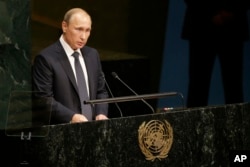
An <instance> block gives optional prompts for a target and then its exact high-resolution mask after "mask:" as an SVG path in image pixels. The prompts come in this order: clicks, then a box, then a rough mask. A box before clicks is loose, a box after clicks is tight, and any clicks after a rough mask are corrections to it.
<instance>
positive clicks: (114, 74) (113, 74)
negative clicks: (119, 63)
mask: <svg viewBox="0 0 250 167" xmlns="http://www.w3.org/2000/svg"><path fill="white" fill-rule="evenodd" d="M111 74H112V76H113V77H114V78H115V79H118V80H119V81H120V82H121V83H122V84H123V85H124V86H126V87H127V88H128V89H129V90H130V91H131V92H132V93H134V94H135V95H136V96H138V94H137V93H136V92H135V91H134V90H133V89H132V88H131V87H129V86H128V85H127V84H126V83H125V82H124V81H123V80H121V79H120V77H119V76H118V75H117V74H116V73H115V72H112V73H111ZM141 101H142V102H143V103H145V104H146V105H147V106H148V107H149V108H150V109H151V110H152V112H153V113H155V111H154V109H153V107H152V106H151V105H150V104H149V103H147V102H146V101H145V100H144V99H141Z"/></svg>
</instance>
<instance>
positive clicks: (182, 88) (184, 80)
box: [158, 0, 250, 108]
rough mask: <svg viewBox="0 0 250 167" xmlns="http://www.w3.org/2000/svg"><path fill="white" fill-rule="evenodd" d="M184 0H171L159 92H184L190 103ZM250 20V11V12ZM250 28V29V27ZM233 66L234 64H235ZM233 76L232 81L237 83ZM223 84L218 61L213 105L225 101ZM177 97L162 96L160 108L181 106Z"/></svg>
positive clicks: (249, 68) (248, 70)
mask: <svg viewBox="0 0 250 167" xmlns="http://www.w3.org/2000/svg"><path fill="white" fill-rule="evenodd" d="M185 7H186V6H185V4H184V0H170V1H169V9H168V14H167V15H168V17H167V20H166V22H167V27H166V34H165V42H164V52H163V58H162V59H163V61H162V70H161V77H160V78H161V80H160V87H159V92H168V91H177V92H181V93H182V94H183V96H184V100H185V102H186V97H187V86H188V46H187V45H188V43H187V41H184V40H182V39H181V36H180V35H181V29H182V24H183V19H184V12H185ZM248 20H249V23H250V11H248ZM249 29H250V26H249ZM249 31H250V30H249ZM232 68H233V67H232ZM243 75H244V82H243V84H244V101H245V102H249V101H250V87H249V85H250V41H249V40H248V41H247V42H246V43H245V50H244V72H243ZM233 80H234V79H233V78H232V82H233ZM223 93H224V92H223V87H222V81H221V74H220V66H219V64H218V60H217V61H216V63H215V67H214V71H213V76H212V80H211V85H210V94H209V105H221V104H224V103H225V102H224V96H223ZM180 105H182V104H181V103H180V100H179V98H177V99H160V100H159V102H158V107H159V108H162V107H173V106H177V107H178V106H180Z"/></svg>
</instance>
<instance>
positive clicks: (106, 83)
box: [102, 72, 123, 117]
mask: <svg viewBox="0 0 250 167" xmlns="http://www.w3.org/2000/svg"><path fill="white" fill-rule="evenodd" d="M102 77H103V80H104V82H105V85H106V86H107V89H108V91H109V93H110V95H111V97H112V98H114V95H113V93H112V91H111V89H110V87H109V84H108V82H107V81H106V79H105V75H104V73H103V72H102ZM115 106H116V107H117V109H118V110H119V112H120V115H121V117H123V114H122V110H121V108H120V107H119V105H118V104H117V103H115Z"/></svg>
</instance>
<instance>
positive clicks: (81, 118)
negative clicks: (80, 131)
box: [71, 114, 88, 123]
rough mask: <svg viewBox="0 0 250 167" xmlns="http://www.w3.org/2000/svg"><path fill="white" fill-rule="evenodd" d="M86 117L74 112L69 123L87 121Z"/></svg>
mask: <svg viewBox="0 0 250 167" xmlns="http://www.w3.org/2000/svg"><path fill="white" fill-rule="evenodd" d="M87 121H88V120H87V118H86V117H85V116H84V115H82V114H74V115H73V117H72V120H71V123H78V122H87Z"/></svg>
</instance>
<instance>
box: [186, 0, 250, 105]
mask: <svg viewBox="0 0 250 167" xmlns="http://www.w3.org/2000/svg"><path fill="white" fill-rule="evenodd" d="M185 2H186V6H187V9H186V14H185V18H184V25H183V32H182V38H183V39H186V40H188V41H189V85H188V97H187V107H199V106H206V105H207V104H208V97H209V88H210V82H211V77H212V71H213V66H214V62H215V59H216V57H218V60H219V62H220V67H221V74H222V81H223V82H222V83H223V87H224V96H225V103H226V104H231V103H239V102H243V101H244V96H243V49H244V41H245V40H247V39H248V22H247V10H248V9H249V2H248V1H245V0H185Z"/></svg>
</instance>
